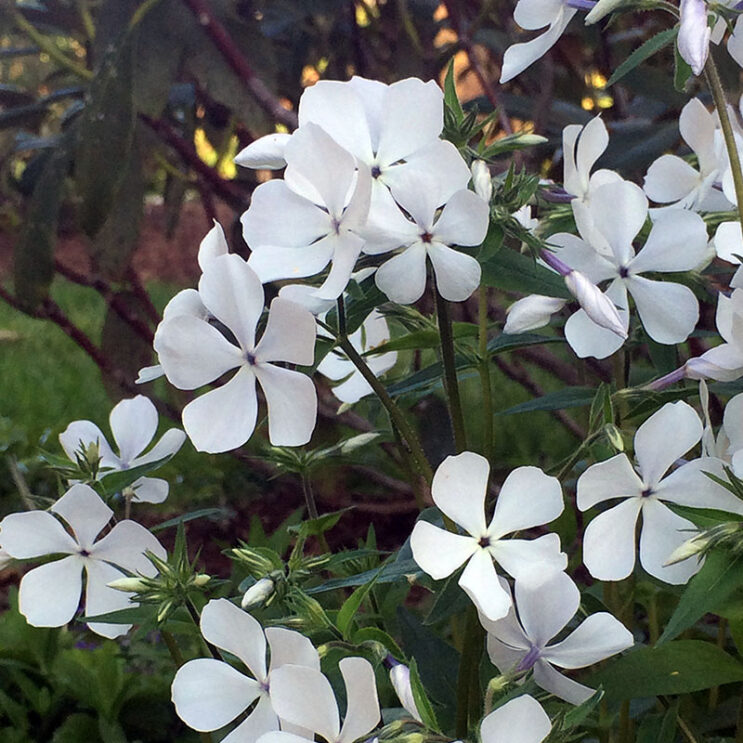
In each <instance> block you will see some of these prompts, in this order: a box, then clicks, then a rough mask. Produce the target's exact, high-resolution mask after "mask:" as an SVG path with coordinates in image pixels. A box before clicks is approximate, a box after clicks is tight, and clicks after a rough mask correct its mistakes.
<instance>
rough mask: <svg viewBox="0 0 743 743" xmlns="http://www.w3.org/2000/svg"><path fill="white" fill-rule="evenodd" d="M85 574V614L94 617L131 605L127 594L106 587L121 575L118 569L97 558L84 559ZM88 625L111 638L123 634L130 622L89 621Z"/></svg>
mask: <svg viewBox="0 0 743 743" xmlns="http://www.w3.org/2000/svg"><path fill="white" fill-rule="evenodd" d="M85 575H86V578H85V614H86V616H89V617H95V616H98V615H99V614H107V613H108V612H111V611H119V610H120V609H127V608H129V607H131V606H132V603H131V601H130V600H129V594H126V593H123V592H122V591H117V590H116V589H114V588H109V587H108V584H109V583H111V581H114V580H117V579H118V578H121V577H123V576H122V573H121V571H120V570H117V569H116V568H114V567H112V566H111V565H107V564H106V563H105V562H100V561H99V560H85ZM88 627H90V629H91V630H92V631H93V632H95V633H96V634H98V635H101V636H102V637H108V638H109V639H113V638H114V637H120V636H121V635H125V634H126V633H127V632H128V631H129V630H130V629H131V624H110V623H105V622H90V623H89V624H88Z"/></svg>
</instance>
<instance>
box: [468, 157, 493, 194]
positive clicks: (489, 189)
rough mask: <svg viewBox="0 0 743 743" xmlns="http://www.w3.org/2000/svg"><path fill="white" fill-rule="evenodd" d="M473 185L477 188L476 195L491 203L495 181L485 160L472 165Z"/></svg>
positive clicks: (476, 161)
mask: <svg viewBox="0 0 743 743" xmlns="http://www.w3.org/2000/svg"><path fill="white" fill-rule="evenodd" d="M471 170H472V185H473V186H474V187H475V193H476V194H477V195H478V196H479V197H480V198H481V199H484V200H485V201H487V202H488V204H489V203H490V199H491V197H492V195H493V181H492V179H491V178H490V170H488V166H487V163H486V162H485V161H484V160H475V161H474V162H473V163H472V168H471Z"/></svg>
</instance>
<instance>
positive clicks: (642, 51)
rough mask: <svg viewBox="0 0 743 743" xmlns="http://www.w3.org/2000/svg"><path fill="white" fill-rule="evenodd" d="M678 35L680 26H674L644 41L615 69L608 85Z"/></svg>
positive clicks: (612, 83)
mask: <svg viewBox="0 0 743 743" xmlns="http://www.w3.org/2000/svg"><path fill="white" fill-rule="evenodd" d="M677 35H678V26H674V27H673V28H669V29H666V30H665V31H661V32H660V33H658V34H656V35H655V36H653V37H652V38H651V39H648V40H647V41H646V42H644V43H643V44H642V45H641V46H639V47H637V49H635V51H634V52H632V54H630V55H629V57H627V59H625V60H624V62H622V64H620V65H619V67H617V69H616V70H614V72H613V73H612V76H611V77H610V78H609V81H608V82H607V83H606V87H607V88H609V87H611V86H612V85H614V83H616V82H618V81H619V80H621V79H622V78H623V77H624V76H625V75H626V74H627V73H628V72H631V71H632V70H634V69H635V67H637V66H638V65H640V64H642V63H643V62H644V61H645V60H646V59H649V58H650V57H652V56H653V54H656V53H657V52H659V51H660V50H661V49H663V48H664V47H666V46H668V45H669V44H670V43H672V42H673V41H674V40H675V38H676V36H677Z"/></svg>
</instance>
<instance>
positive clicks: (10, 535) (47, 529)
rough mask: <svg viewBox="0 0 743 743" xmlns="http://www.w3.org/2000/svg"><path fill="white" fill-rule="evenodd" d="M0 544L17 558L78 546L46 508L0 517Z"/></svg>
mask: <svg viewBox="0 0 743 743" xmlns="http://www.w3.org/2000/svg"><path fill="white" fill-rule="evenodd" d="M0 545H2V548H3V549H4V550H5V551H6V552H7V553H8V554H9V555H10V556H11V557H14V558H16V559H18V560H25V559H27V558H29V557H42V556H43V555H54V554H57V553H63V554H72V553H76V552H78V550H79V546H78V544H77V542H76V541H75V540H74V539H73V538H72V537H71V536H70V535H69V534H68V533H67V532H66V531H65V530H64V528H63V527H62V524H60V523H59V521H58V520H57V519H55V518H54V516H52V515H51V514H50V513H47V512H46V511H24V512H22V513H11V514H8V515H7V516H6V517H5V518H4V519H3V520H2V521H0Z"/></svg>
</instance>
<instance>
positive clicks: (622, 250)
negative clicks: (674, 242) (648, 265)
mask: <svg viewBox="0 0 743 743" xmlns="http://www.w3.org/2000/svg"><path fill="white" fill-rule="evenodd" d="M590 213H591V218H592V219H593V224H594V227H595V229H597V230H598V231H599V232H600V233H601V234H602V235H603V236H604V237H605V238H606V240H608V242H609V245H610V247H611V250H612V253H613V254H614V258H615V260H616V263H617V264H618V265H619V266H623V265H626V264H627V263H628V262H629V261H630V259H631V258H632V257H633V252H632V241H633V240H634V239H635V237H636V236H637V233H638V232H639V231H640V230H641V229H642V226H643V224H645V219H646V218H647V216H648V200H647V197H646V196H645V194H644V193H643V191H642V189H641V188H640V187H639V186H636V185H635V184H634V183H630V182H629V181H616V182H614V183H607V184H605V185H603V186H600V187H599V188H597V189H596V190H595V191H594V192H593V194H592V195H591V203H590Z"/></svg>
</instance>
